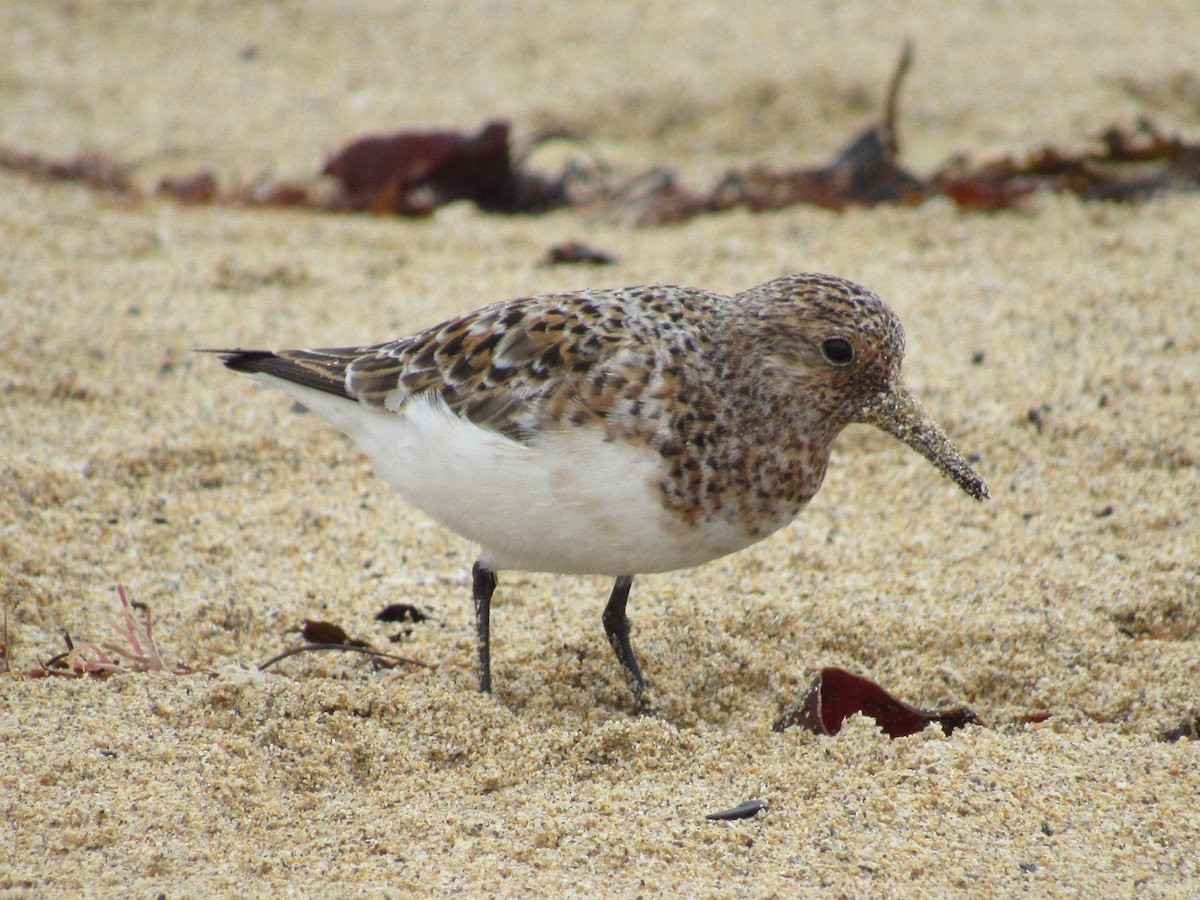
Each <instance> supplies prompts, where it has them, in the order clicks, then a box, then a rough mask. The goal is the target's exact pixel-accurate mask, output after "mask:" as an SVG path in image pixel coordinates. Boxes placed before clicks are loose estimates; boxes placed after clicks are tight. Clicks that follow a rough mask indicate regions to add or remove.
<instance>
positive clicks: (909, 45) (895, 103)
mask: <svg viewBox="0 0 1200 900" xmlns="http://www.w3.org/2000/svg"><path fill="white" fill-rule="evenodd" d="M912 61H913V41H912V38H906V39H905V41H904V48H903V49H902V50H901V51H900V59H899V60H897V61H896V71H895V72H893V73H892V80H891V83H890V84H889V85H888V92H887V102H886V103H885V104H884V107H883V123H882V124H883V145H884V146H885V147H887V149H888V152H889V153H891V155H892V158H893V159H894V158H895V157H897V156H899V154H900V134H899V132H898V131H897V130H896V117H897V115H898V112H897V111H898V109H899V106H900V87H901V86H902V85H903V84H904V79H905V77H906V76H907V75H908V70H909V69H910V68H911V67H912Z"/></svg>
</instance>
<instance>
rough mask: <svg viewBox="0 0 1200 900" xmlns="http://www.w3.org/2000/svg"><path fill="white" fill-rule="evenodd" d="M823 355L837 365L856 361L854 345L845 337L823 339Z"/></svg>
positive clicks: (845, 364)
mask: <svg viewBox="0 0 1200 900" xmlns="http://www.w3.org/2000/svg"><path fill="white" fill-rule="evenodd" d="M821 355H822V356H824V357H825V358H826V359H827V360H829V361H830V362H831V363H833V364H834V365H835V366H848V365H850V363H852V362H854V345H853V344H851V343H850V342H849V341H848V340H846V339H845V338H840V337H834V338H826V339H825V340H823V341H821Z"/></svg>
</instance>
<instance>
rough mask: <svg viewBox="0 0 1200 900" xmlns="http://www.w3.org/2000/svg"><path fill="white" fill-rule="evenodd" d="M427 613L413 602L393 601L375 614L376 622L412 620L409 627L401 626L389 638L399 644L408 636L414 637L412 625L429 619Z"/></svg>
mask: <svg viewBox="0 0 1200 900" xmlns="http://www.w3.org/2000/svg"><path fill="white" fill-rule="evenodd" d="M428 618H429V616H428V615H427V614H426V613H423V612H421V610H419V609H417V608H416V607H415V606H413V605H412V604H411V603H392V604H390V605H388V606H385V607H384V608H383V609H381V610H380V611H379V612H377V613H376V614H375V621H376V622H410V623H412V624H411V625H410V626H409V627H407V628H401V629H400V630H399V631H397V632H396V633H395V634H393V635H390V636H389V637H388V640H389V641H391V642H392V643H393V644H399V643H401V642H402V641H404V640H406V639H407V638H410V637H412V633H413V629H412V625H419V624H420V623H421V622H424V621H425V620H426V619H428Z"/></svg>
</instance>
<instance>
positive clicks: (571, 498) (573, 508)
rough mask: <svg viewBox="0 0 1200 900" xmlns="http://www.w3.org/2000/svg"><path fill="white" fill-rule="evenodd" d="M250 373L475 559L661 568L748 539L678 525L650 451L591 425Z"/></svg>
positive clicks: (558, 568)
mask: <svg viewBox="0 0 1200 900" xmlns="http://www.w3.org/2000/svg"><path fill="white" fill-rule="evenodd" d="M258 377H259V379H260V380H262V381H266V382H268V383H270V384H272V385H274V386H276V387H279V388H281V389H282V390H284V391H286V392H287V393H288V394H290V395H291V396H292V397H294V398H295V399H296V400H298V401H299V402H300V403H303V404H304V405H305V406H307V407H308V408H309V409H311V410H312V411H313V412H315V413H316V414H317V415H319V416H321V417H322V418H324V419H326V420H327V421H329V422H330V423H331V424H333V425H334V426H336V427H337V428H339V429H341V430H342V431H344V432H345V433H346V434H347V435H349V436H350V437H351V438H352V439H353V440H354V441H355V442H356V443H357V444H358V446H359V447H360V448H361V449H362V450H363V452H364V453H366V454H367V456H368V457H370V458H371V460H372V462H374V464H375V468H376V471H377V472H378V473H379V475H380V476H381V477H382V478H383V479H384V480H385V481H387V482H388V483H389V484H391V485H392V486H393V487H394V488H396V490H397V491H399V492H400V494H401V495H402V496H403V497H404V498H405V499H406V500H408V502H410V503H412V504H413V505H414V506H416V507H418V508H419V509H421V510H422V511H424V512H425V513H426V514H427V515H429V516H430V517H431V518H433V519H436V520H437V521H439V522H441V523H442V524H443V525H445V526H447V527H448V528H450V529H452V530H453V531H455V532H457V533H458V534H460V535H462V536H463V537H465V538H467V539H468V540H471V541H474V542H475V543H477V544H478V545H479V546H480V548H481V554H480V560H481V561H482V562H483V563H484V564H485V565H487V566H488V567H489V568H491V569H493V570H496V571H499V570H504V569H522V570H527V571H535V572H556V573H562V574H594V575H612V576H617V575H637V574H642V573H649V572H665V571H670V570H672V569H683V568H688V567H690V566H696V565H700V564H701V563H704V562H708V561H709V560H711V559H716V558H717V557H719V556H724V555H726V554H728V553H732V552H734V551H736V550H740V549H742V548H743V547H746V546H748V545H749V544H751V543H753V542H754V541H755V540H757V539H758V536H752V535H751V534H750V533H749V531H748V530H747V529H746V528H745V527H744V526H743V525H742V524H741V523H740V522H737V521H728V520H726V519H724V518H715V519H709V520H706V521H704V522H703V523H702V524H699V525H698V526H696V527H691V526H688V525H687V524H686V523H685V522H684V521H683V520H682V519H680V518H679V517H678V516H677V515H676V514H674V513H673V512H671V511H669V510H667V509H666V508H664V507H663V505H662V503H661V501H660V497H661V494H660V492H659V488H658V481H659V479H660V478H661V477H662V464H661V458H660V457H659V456H658V454H656V453H655V452H654V451H652V450H650V449H649V448H639V447H636V446H632V445H629V444H622V443H616V442H612V441H606V440H604V436H603V434H602V433H601V432H600V431H598V430H597V429H591V428H574V429H569V430H565V431H553V432H548V433H546V434H545V435H543V436H541V437H540V438H539V439H537V440H535V441H533V442H532V443H531V444H522V443H518V442H517V441H514V440H511V439H509V438H507V437H505V436H503V435H501V434H498V433H496V432H494V431H490V430H488V429H484V428H480V427H479V426H477V425H474V424H473V423H471V422H469V421H467V420H464V419H461V418H459V417H458V416H456V415H454V414H453V413H452V412H450V410H449V409H448V408H447V407H446V406H445V404H444V403H442V402H441V401H440V400H438V399H436V398H433V399H422V400H418V401H416V402H414V403H412V404H410V405H409V406H407V407H406V408H405V409H404V410H403V411H402V412H401V413H400V414H396V413H389V412H380V411H377V410H374V409H371V408H369V407H366V406H364V405H362V404H360V403H358V402H356V401H350V400H345V399H342V398H339V397H335V396H333V395H331V394H325V393H322V392H320V391H315V390H313V389H311V388H305V387H302V386H299V385H296V384H292V383H290V382H283V381H282V380H280V379H277V378H273V377H271V376H262V375H260V376H258ZM781 524H782V523H781Z"/></svg>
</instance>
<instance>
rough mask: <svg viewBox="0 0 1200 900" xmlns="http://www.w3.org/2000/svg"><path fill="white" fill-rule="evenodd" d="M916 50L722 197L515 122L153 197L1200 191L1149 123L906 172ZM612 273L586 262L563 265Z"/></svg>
mask: <svg viewBox="0 0 1200 900" xmlns="http://www.w3.org/2000/svg"><path fill="white" fill-rule="evenodd" d="M913 59H914V50H913V43H912V41H911V40H910V41H906V42H905V43H904V45H903V47H902V50H901V53H900V57H899V59H898V60H897V63H896V67H895V69H894V70H893V73H892V76H891V79H890V81H889V84H888V89H887V93H886V96H885V99H884V103H883V110H882V114H881V116H880V118H879V121H878V122H877V123H875V124H872V125H870V126H868V127H867V128H865V129H864V130H863V131H861V132H860V133H858V134H857V135H855V136H854V137H852V138H851V139H850V140H849V141H847V142H846V144H845V146H844V148H843V149H842V150H841V152H839V153H838V154H837V155H836V156H834V158H833V159H832V160H830V161H829V162H828V163H826V164H824V165H818V166H815V167H813V166H808V167H804V166H793V167H784V168H770V167H766V166H761V165H756V166H750V167H748V168H745V169H735V170H733V171H730V172H728V173H727V174H726V175H725V176H724V178H722V179H721V180H720V181H719V182H718V183H717V184H716V186H715V187H713V188H712V189H710V190H708V191H704V190H697V189H695V188H691V187H688V186H686V185H684V184H682V183H681V182H680V180H679V178H678V176H677V175H676V174H675V173H674V172H673V171H672V170H671V169H669V168H665V167H662V166H657V167H654V168H651V169H649V170H647V171H645V172H643V173H640V174H635V175H633V176H632V177H631V178H629V179H628V180H627V181H626V182H625V183H624V184H622V185H614V184H613V183H612V177H611V176H612V172H611V169H610V167H609V166H608V165H607V163H605V162H604V161H603V160H602V159H601V158H600V156H599V154H598V153H597V152H596V151H595V149H594V148H592V147H591V146H590V145H589V144H588V143H587V142H586V141H585V140H584V139H583V138H582V137H580V136H579V135H576V134H572V133H568V132H563V131H550V132H546V133H543V134H540V135H536V136H534V137H533V138H532V139H531V140H530V141H528V142H527V143H526V144H525V145H524V147H523V148H521V149H518V150H514V149H513V146H512V142H511V140H510V132H511V124H510V123H509V122H508V121H507V120H504V119H493V120H491V121H488V122H485V123H484V124H483V125H482V127H481V128H480V130H479V131H478V132H476V133H474V134H469V133H464V132H459V131H454V130H448V129H419V130H402V131H396V132H392V133H387V134H375V135H366V136H363V137H359V138H357V139H355V140H353V141H351V142H349V143H348V144H346V145H345V146H343V147H342V148H340V149H339V150H337V151H336V152H335V153H334V154H333V155H332V156H331V157H330V158H329V159H328V161H327V162H326V163H325V166H324V168H323V169H322V172H321V175H323V176H329V177H332V178H333V179H334V180H335V181H336V182H337V189H336V190H335V191H334V192H333V193H332V194H330V192H329V191H323V190H320V189H319V188H318V187H317V186H316V185H303V184H296V183H292V182H287V181H282V182H271V181H267V180H265V179H264V180H262V181H261V182H260V183H257V184H252V185H239V186H234V187H233V188H231V189H222V188H221V186H220V184H219V182H218V179H217V177H216V176H215V175H214V174H213V173H212V172H209V171H200V172H195V173H192V174H189V175H183V176H181V177H175V178H163V179H161V180H160V181H159V182H158V184H157V186H156V187H155V188H154V190H153V191H151V192H150V193H151V194H153V195H156V196H162V197H170V198H173V199H175V200H177V201H178V202H181V203H191V204H223V205H229V206H268V207H276V206H278V207H303V208H307V209H313V210H319V211H326V212H371V213H375V214H381V215H383V214H388V215H401V216H413V217H422V216H429V215H431V214H432V213H433V212H434V211H435V210H436V209H437V208H439V207H440V206H443V205H445V204H447V203H452V202H454V201H456V200H468V201H470V202H473V203H474V204H475V205H476V206H478V207H479V208H480V209H482V210H484V211H486V212H495V213H504V214H518V213H519V214H537V213H545V212H549V211H551V210H555V209H560V208H563V207H579V206H593V207H596V208H598V209H600V210H601V211H606V212H609V213H613V214H616V215H618V216H619V217H621V218H624V219H627V220H629V221H632V222H634V223H635V224H638V225H647V226H650V225H666V224H673V223H678V222H684V221H687V220H688V219H691V218H694V217H695V216H698V215H703V214H711V213H718V212H723V211H725V210H730V209H736V208H744V209H748V210H750V211H752V212H763V211H766V210H775V209H782V208H784V207H788V206H793V205H796V204H808V205H815V206H820V207H823V208H825V209H833V210H842V209H846V208H848V207H852V206H867V207H869V206H876V205H878V204H884V203H888V204H900V205H914V204H919V203H923V202H925V201H926V200H928V199H930V198H932V197H946V198H949V199H950V200H952V201H953V202H954V203H955V204H957V205H958V206H959V207H960V208H963V209H967V210H974V211H980V212H997V211H1000V210H1005V209H1012V208H1014V207H1016V206H1019V205H1020V204H1021V202H1022V201H1023V200H1024V198H1025V197H1027V196H1028V195H1030V194H1034V193H1044V192H1052V193H1072V194H1075V195H1076V196H1078V197H1080V198H1082V199H1083V200H1087V201H1112V202H1130V201H1136V200H1141V199H1144V198H1147V197H1151V196H1155V195H1157V194H1161V193H1167V192H1181V191H1195V190H1200V143H1197V142H1189V141H1186V140H1185V139H1183V138H1182V137H1180V136H1177V135H1171V134H1168V133H1166V132H1164V131H1163V130H1162V129H1160V128H1159V127H1158V126H1157V125H1155V124H1154V122H1152V121H1151V120H1150V119H1148V118H1145V117H1142V118H1139V119H1138V120H1137V122H1136V123H1135V125H1134V127H1133V128H1125V127H1121V126H1118V125H1110V126H1108V127H1107V128H1105V129H1104V130H1102V131H1100V132H1099V134H1098V135H1097V138H1096V140H1097V141H1098V146H1093V147H1091V148H1088V149H1083V150H1073V151H1072V150H1064V149H1062V148H1059V147H1056V146H1054V145H1051V144H1047V145H1044V146H1042V147H1041V148H1039V149H1037V150H1036V151H1034V152H1031V153H1029V154H1027V155H1026V156H1024V157H1023V158H1019V157H1014V156H1011V155H1008V156H1003V157H1000V158H998V159H994V160H990V161H985V162H983V163H982V164H979V165H973V164H971V163H970V162H969V158H968V157H967V156H965V155H960V156H958V157H956V158H955V159H953V160H951V161H950V162H948V163H947V164H945V165H943V166H942V168H941V169H939V170H938V171H935V172H934V173H932V174H930V175H929V176H927V177H921V176H919V175H917V174H915V173H913V172H911V171H909V170H908V169H906V168H905V167H904V166H903V165H902V164H901V163H900V161H899V160H900V155H901V154H900V151H901V142H900V138H899V130H898V121H899V100H900V90H901V88H902V86H903V84H904V81H905V78H906V77H907V75H908V72H909V71H910V69H911V68H912V65H913ZM556 141H569V142H572V143H575V144H577V145H578V146H579V147H580V148H581V149H583V150H585V151H586V153H587V155H588V156H589V157H590V159H589V160H588V162H587V163H580V162H578V161H577V160H576V161H571V162H568V163H567V164H566V165H564V166H563V167H562V168H561V170H560V171H559V172H558V173H557V174H554V175H547V174H541V173H538V172H535V171H533V170H532V169H530V168H529V166H528V165H527V163H528V160H529V157H530V155H531V154H532V153H533V152H534V151H535V150H536V149H537V148H539V147H542V146H544V145H546V144H547V143H551V142H556ZM136 167H137V166H136V165H134V164H126V163H121V162H117V161H114V160H110V159H107V158H105V157H104V156H102V155H98V154H95V153H89V154H81V155H78V156H76V157H74V158H71V159H66V160H55V159H50V158H48V157H44V156H41V155H39V154H36V153H23V152H20V151H17V150H14V149H11V148H3V147H0V168H3V169H9V170H11V171H17V172H22V173H25V174H26V175H28V176H30V177H32V178H38V179H43V180H52V181H74V182H81V183H84V184H87V185H89V186H90V187H92V188H93V189H95V190H101V191H107V192H110V193H116V194H120V195H122V196H124V197H127V198H130V199H134V200H136V199H140V198H141V197H142V196H144V192H143V191H142V190H141V189H140V188H139V187H138V185H137V183H136V181H135V179H134V171H135V169H136ZM559 262H600V261H599V260H598V259H590V258H586V257H581V258H578V259H576V258H573V257H572V256H571V255H570V254H566V258H563V259H550V260H549V261H548V263H547V264H557V263H559Z"/></svg>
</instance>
